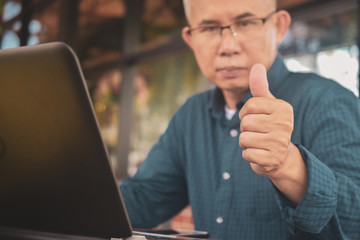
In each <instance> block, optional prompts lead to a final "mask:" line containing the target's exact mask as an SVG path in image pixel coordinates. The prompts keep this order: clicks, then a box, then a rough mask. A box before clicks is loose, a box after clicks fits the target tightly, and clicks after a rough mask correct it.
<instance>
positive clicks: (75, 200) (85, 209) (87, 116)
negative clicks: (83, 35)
mask: <svg viewBox="0 0 360 240" xmlns="http://www.w3.org/2000/svg"><path fill="white" fill-rule="evenodd" d="M200 234H202V236H204V235H203V233H202V232H200ZM205 234H206V232H205ZM130 236H133V237H132V238H134V237H135V236H137V237H139V236H142V237H143V239H196V238H187V237H183V236H179V235H176V234H175V235H172V236H165V235H162V234H157V233H143V232H136V231H133V229H132V227H131V224H130V221H129V218H128V215H127V212H126V209H125V206H124V203H123V200H122V197H121V193H120V190H119V186H118V184H117V182H116V179H115V177H114V175H113V170H112V168H111V165H110V161H109V158H108V154H107V151H106V147H105V145H104V142H103V140H102V137H101V135H100V131H99V127H98V123H97V120H96V116H95V113H94V110H93V106H92V103H91V98H90V96H89V93H88V90H87V86H86V82H85V80H84V77H83V74H82V71H81V68H80V65H79V62H78V60H77V57H76V55H75V53H74V52H73V51H72V50H71V49H70V48H69V47H68V46H67V45H66V44H64V43H60V42H53V43H45V44H39V45H35V46H26V47H19V48H13V49H6V50H0V239H11V240H17V239H111V238H121V239H123V238H128V237H130ZM144 236H146V237H144ZM197 236H200V235H197ZM136 239H139V238H136Z"/></svg>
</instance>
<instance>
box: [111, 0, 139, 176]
mask: <svg viewBox="0 0 360 240" xmlns="http://www.w3.org/2000/svg"><path fill="white" fill-rule="evenodd" d="M125 4H126V16H125V26H124V33H123V34H124V38H123V39H124V43H123V47H122V54H123V58H124V59H126V58H128V57H130V56H134V55H135V54H136V53H137V52H138V46H139V44H140V31H141V16H142V9H143V0H125ZM123 62H125V63H124V64H123V65H122V66H121V70H122V82H121V89H120V94H119V99H118V103H119V108H120V109H119V115H118V119H119V120H118V121H119V124H118V126H119V132H118V142H117V147H116V151H117V161H116V165H115V166H114V167H115V175H116V177H117V178H118V179H123V178H125V177H127V176H128V156H129V153H130V147H131V145H130V135H131V130H132V122H133V102H134V78H135V77H136V74H137V67H136V65H135V63H129V62H126V61H123Z"/></svg>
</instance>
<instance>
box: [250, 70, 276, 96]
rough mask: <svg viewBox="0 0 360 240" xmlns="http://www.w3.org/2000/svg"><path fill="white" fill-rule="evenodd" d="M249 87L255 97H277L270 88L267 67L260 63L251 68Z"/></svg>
mask: <svg viewBox="0 0 360 240" xmlns="http://www.w3.org/2000/svg"><path fill="white" fill-rule="evenodd" d="M249 87H250V92H251V94H252V95H253V97H267V98H275V97H274V96H273V95H272V94H271V92H270V90H269V82H268V80H267V75H266V68H265V66H264V65H262V64H260V63H257V64H255V65H254V66H252V68H251V70H250V76H249Z"/></svg>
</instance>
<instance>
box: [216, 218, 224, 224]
mask: <svg viewBox="0 0 360 240" xmlns="http://www.w3.org/2000/svg"><path fill="white" fill-rule="evenodd" d="M216 222H217V223H218V224H222V223H223V222H224V219H223V218H222V217H218V218H217V219H216Z"/></svg>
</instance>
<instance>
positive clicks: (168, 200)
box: [120, 114, 188, 228]
mask: <svg viewBox="0 0 360 240" xmlns="http://www.w3.org/2000/svg"><path fill="white" fill-rule="evenodd" d="M176 122H177V120H176V114H175V116H174V117H173V119H172V120H171V121H170V123H169V126H168V128H167V130H166V132H165V133H164V134H163V135H162V136H161V137H160V139H159V141H158V142H157V143H156V144H155V145H154V146H153V148H152V149H151V151H150V152H149V154H148V156H147V157H146V159H145V161H144V162H143V163H142V165H141V166H140V168H139V169H138V170H137V172H136V174H135V175H134V176H133V177H131V178H127V179H125V180H123V182H122V183H121V185H120V190H121V194H122V197H123V199H124V203H125V206H126V209H127V212H128V215H129V218H130V221H131V224H132V225H133V227H136V228H151V227H155V226H157V225H158V224H160V223H162V222H164V221H166V220H168V219H169V218H171V217H172V216H174V215H175V214H176V213H178V212H179V211H180V210H181V209H183V208H184V207H185V206H186V205H187V204H188V197H187V187H186V181H185V177H184V169H183V166H182V165H181V164H180V162H179V161H180V159H182V153H181V150H180V149H181V146H180V145H181V143H180V141H179V139H178V129H177V126H176V125H177V124H176Z"/></svg>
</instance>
